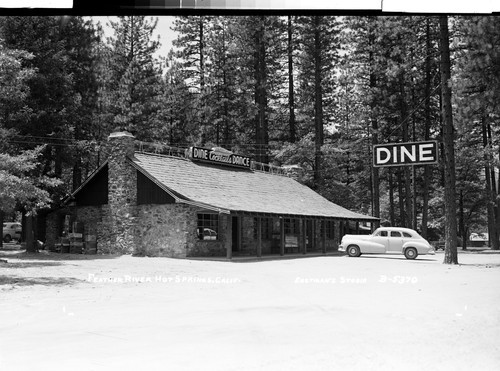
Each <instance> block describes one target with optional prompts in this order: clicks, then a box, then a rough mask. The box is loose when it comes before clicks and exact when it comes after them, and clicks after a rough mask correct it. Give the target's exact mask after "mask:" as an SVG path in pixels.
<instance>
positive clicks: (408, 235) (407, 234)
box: [403, 232, 412, 238]
mask: <svg viewBox="0 0 500 371" xmlns="http://www.w3.org/2000/svg"><path fill="white" fill-rule="evenodd" d="M403 237H406V238H412V237H411V234H409V233H406V232H403Z"/></svg>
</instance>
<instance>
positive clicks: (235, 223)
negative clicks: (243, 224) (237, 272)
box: [231, 216, 240, 252]
mask: <svg viewBox="0 0 500 371" xmlns="http://www.w3.org/2000/svg"><path fill="white" fill-rule="evenodd" d="M231 223H232V228H231V229H232V233H233V238H232V249H233V252H234V251H240V218H239V217H237V216H233V217H232V220H231Z"/></svg>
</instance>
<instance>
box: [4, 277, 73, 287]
mask: <svg viewBox="0 0 500 371" xmlns="http://www.w3.org/2000/svg"><path fill="white" fill-rule="evenodd" d="M80 282H83V281H82V280H78V279H76V278H61V277H18V276H0V287H1V286H3V285H13V286H34V285H44V286H68V285H73V284H76V283H80Z"/></svg>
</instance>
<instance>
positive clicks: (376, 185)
mask: <svg viewBox="0 0 500 371" xmlns="http://www.w3.org/2000/svg"><path fill="white" fill-rule="evenodd" d="M368 42H369V55H368V59H369V64H370V90H371V91H372V92H373V91H374V90H375V88H376V87H377V76H376V75H375V66H374V56H373V54H374V52H373V48H374V45H375V34H374V33H373V30H372V28H370V31H369V35H368ZM373 96H375V94H373ZM370 108H371V125H372V145H373V146H376V145H377V144H378V130H379V128H378V120H377V117H376V115H375V113H374V112H375V108H376V101H375V98H372V99H371V101H370ZM372 199H373V210H372V215H373V216H374V217H376V218H380V173H379V168H378V167H375V166H372Z"/></svg>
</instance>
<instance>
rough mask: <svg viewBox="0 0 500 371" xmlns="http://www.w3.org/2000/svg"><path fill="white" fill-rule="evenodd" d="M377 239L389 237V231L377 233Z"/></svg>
mask: <svg viewBox="0 0 500 371" xmlns="http://www.w3.org/2000/svg"><path fill="white" fill-rule="evenodd" d="M377 237H387V231H380V232H378V233H377Z"/></svg>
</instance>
